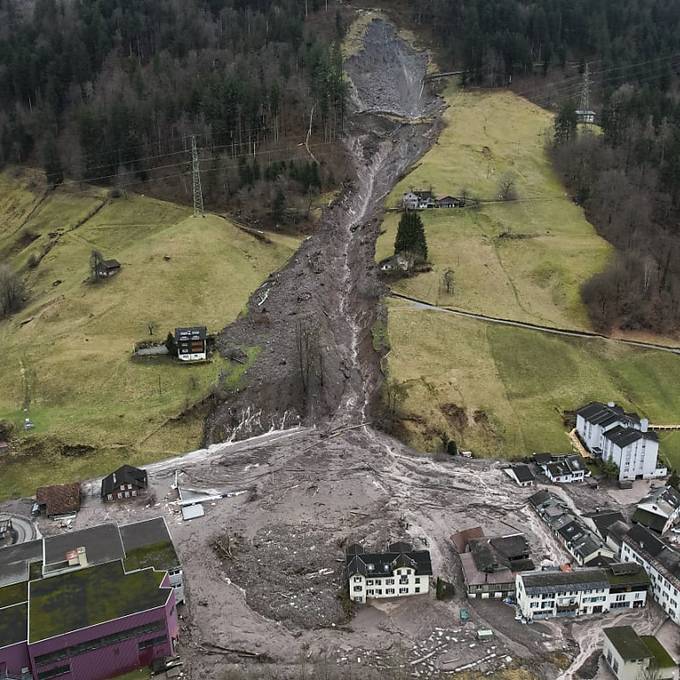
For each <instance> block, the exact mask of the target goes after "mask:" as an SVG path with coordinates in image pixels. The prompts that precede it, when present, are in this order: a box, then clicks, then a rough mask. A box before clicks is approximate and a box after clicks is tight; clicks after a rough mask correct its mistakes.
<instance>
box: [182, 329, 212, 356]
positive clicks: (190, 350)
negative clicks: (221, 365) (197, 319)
mask: <svg viewBox="0 0 680 680" xmlns="http://www.w3.org/2000/svg"><path fill="white" fill-rule="evenodd" d="M175 346H176V347H177V358H178V359H179V360H180V361H187V362H188V361H205V360H206V359H207V358H208V329H207V328H206V327H205V326H189V327H187V328H175Z"/></svg>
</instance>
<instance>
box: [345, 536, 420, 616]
mask: <svg viewBox="0 0 680 680" xmlns="http://www.w3.org/2000/svg"><path fill="white" fill-rule="evenodd" d="M345 575H346V577H347V580H348V583H349V593H350V597H351V599H352V601H353V602H360V603H365V602H366V600H367V599H369V598H387V597H405V596H408V595H418V594H421V595H422V594H426V593H427V592H429V589H430V576H432V563H431V561H430V553H429V551H427V550H413V547H412V546H411V545H410V544H409V543H401V542H400V543H392V544H391V545H389V546H388V547H387V550H386V551H385V552H381V553H367V552H365V551H364V549H363V547H362V546H361V545H351V546H350V547H349V548H348V549H347V551H346V557H345Z"/></svg>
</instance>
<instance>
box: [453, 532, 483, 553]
mask: <svg viewBox="0 0 680 680" xmlns="http://www.w3.org/2000/svg"><path fill="white" fill-rule="evenodd" d="M483 537H484V530H483V529H482V527H472V528H471V529H463V531H459V532H458V533H457V534H453V536H451V541H452V542H453V545H454V546H455V548H456V550H457V551H458V552H459V553H464V552H465V551H466V550H467V544H468V543H469V542H470V541H471V540H473V539H474V538H483Z"/></svg>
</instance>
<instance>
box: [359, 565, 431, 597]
mask: <svg viewBox="0 0 680 680" xmlns="http://www.w3.org/2000/svg"><path fill="white" fill-rule="evenodd" d="M429 590H430V577H429V576H416V573H415V569H411V568H409V567H402V568H399V569H397V570H396V571H394V572H393V573H392V574H385V575H383V574H380V575H376V576H370V575H367V576H365V577H364V576H362V575H361V574H356V575H354V576H352V577H351V578H350V580H349V596H350V599H352V600H353V601H354V602H360V603H364V602H366V600H368V599H372V598H375V599H379V598H383V599H384V598H388V597H406V596H408V595H424V594H426V593H428V592H429Z"/></svg>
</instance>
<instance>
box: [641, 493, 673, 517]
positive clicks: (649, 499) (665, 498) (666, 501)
mask: <svg viewBox="0 0 680 680" xmlns="http://www.w3.org/2000/svg"><path fill="white" fill-rule="evenodd" d="M645 504H649V505H656V506H658V508H659V510H660V511H661V512H663V513H665V514H666V515H671V514H673V513H674V512H675V511H676V510H677V509H678V508H680V491H677V490H676V489H674V488H673V487H672V486H660V487H659V488H657V489H654V490H653V491H651V493H649V494H648V495H647V496H645V498H643V499H642V500H641V501H640V502H639V503H638V506H640V505H645Z"/></svg>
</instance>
